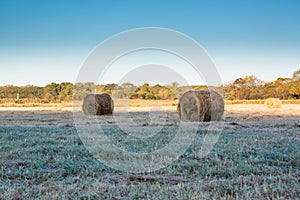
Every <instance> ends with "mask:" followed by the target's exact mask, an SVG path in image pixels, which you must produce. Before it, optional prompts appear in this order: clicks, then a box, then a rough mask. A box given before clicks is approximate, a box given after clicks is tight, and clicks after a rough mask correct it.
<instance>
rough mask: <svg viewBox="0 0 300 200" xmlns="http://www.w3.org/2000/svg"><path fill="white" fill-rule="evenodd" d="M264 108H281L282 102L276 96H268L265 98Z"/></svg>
mask: <svg viewBox="0 0 300 200" xmlns="http://www.w3.org/2000/svg"><path fill="white" fill-rule="evenodd" d="M265 107H266V108H282V102H281V101H280V99H278V98H269V99H266V100H265Z"/></svg>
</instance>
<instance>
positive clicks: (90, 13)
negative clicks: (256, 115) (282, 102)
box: [0, 0, 300, 85]
mask: <svg viewBox="0 0 300 200" xmlns="http://www.w3.org/2000/svg"><path fill="white" fill-rule="evenodd" d="M149 26H150V27H163V28H170V29H174V30H177V31H180V32H182V33H184V34H187V35H189V36H190V37H192V38H194V39H195V40H196V41H197V42H198V43H200V44H201V45H202V46H203V47H204V48H205V49H206V50H207V52H208V54H209V55H210V57H211V58H212V59H213V60H214V62H215V64H216V67H217V69H218V71H219V72H220V74H221V77H222V79H223V82H228V81H230V80H233V79H235V78H238V77H242V76H245V75H252V74H253V75H255V76H257V77H258V78H260V79H263V80H266V81H272V80H274V79H275V78H277V77H280V76H281V77H291V75H292V72H293V71H295V70H297V69H300V1H297V0H294V1H293V0H264V1H262V0H243V1H241V0H236V1H232V0H229V1H223V0H219V1H217V0H213V1H208V0H205V1H200V0H195V1H179V0H177V1H176V0H164V1H162V0H115V1H113V0H111V1H109V0H107V1H104V0H103V1H96V0H95V1H91V0H90V1H89V0H87V1H82V0H72V1H70V0H43V1H41V0H19V1H18V0H2V1H0V68H1V73H0V85H6V84H13V85H27V84H33V85H45V84H47V83H50V82H52V81H54V82H62V81H70V82H74V81H75V80H76V77H77V74H78V72H79V69H80V66H81V64H82V63H83V61H84V59H85V58H86V57H87V56H88V54H89V52H90V51H91V50H92V49H93V48H94V47H95V46H96V45H97V44H99V43H100V42H101V41H103V40H104V39H106V38H107V37H109V36H111V35H114V34H117V33H119V32H121V31H125V30H128V29H133V28H140V27H149Z"/></svg>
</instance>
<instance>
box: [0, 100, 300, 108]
mask: <svg viewBox="0 0 300 200" xmlns="http://www.w3.org/2000/svg"><path fill="white" fill-rule="evenodd" d="M281 102H282V104H300V99H289V100H281ZM114 103H115V107H122V106H124V105H126V106H127V103H128V106H129V107H151V106H177V105H178V101H177V100H146V99H114ZM264 103H265V100H225V105H233V104H264ZM72 106H73V102H72V101H66V102H59V103H47V102H45V101H43V100H32V99H25V100H24V99H22V101H21V100H19V101H18V100H15V99H0V107H72Z"/></svg>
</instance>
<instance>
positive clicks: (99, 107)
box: [82, 94, 114, 115]
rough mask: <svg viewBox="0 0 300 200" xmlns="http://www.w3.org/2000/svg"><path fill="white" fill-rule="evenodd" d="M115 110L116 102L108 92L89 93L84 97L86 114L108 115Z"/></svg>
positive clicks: (83, 105) (83, 109)
mask: <svg viewBox="0 0 300 200" xmlns="http://www.w3.org/2000/svg"><path fill="white" fill-rule="evenodd" d="M113 110H114V102H113V100H112V98H111V97H110V96H109V95H108V94H88V95H86V96H85V97H84V99H83V104H82V111H83V112H84V114H86V115H108V114H112V113H113Z"/></svg>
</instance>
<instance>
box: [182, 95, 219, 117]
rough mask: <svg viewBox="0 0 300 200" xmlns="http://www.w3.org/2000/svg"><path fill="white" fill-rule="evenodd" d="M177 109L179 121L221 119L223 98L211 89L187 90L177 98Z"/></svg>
mask: <svg viewBox="0 0 300 200" xmlns="http://www.w3.org/2000/svg"><path fill="white" fill-rule="evenodd" d="M177 111H178V114H179V118H180V120H181V121H186V122H191V121H196V122H208V121H221V120H223V113H224V100H223V98H222V96H221V95H220V94H218V93H217V92H215V91H213V90H196V91H188V92H186V93H184V94H183V95H182V97H181V98H180V99H179V103H178V107H177Z"/></svg>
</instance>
